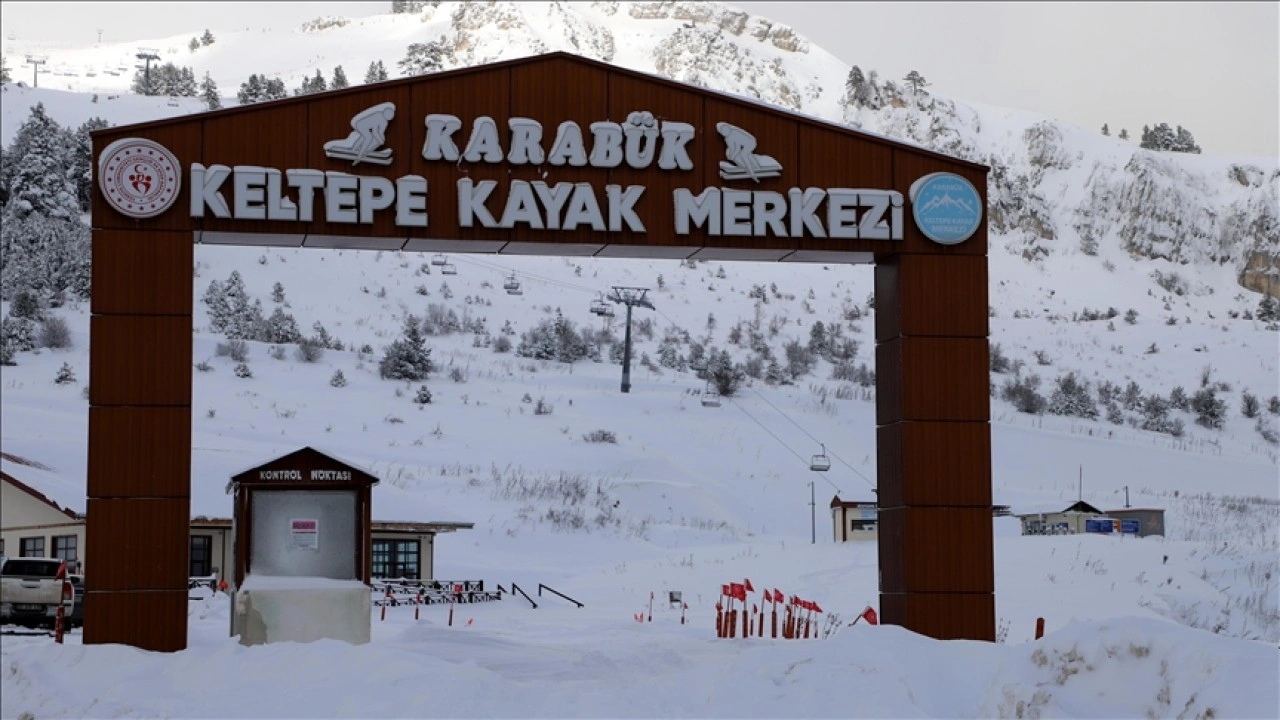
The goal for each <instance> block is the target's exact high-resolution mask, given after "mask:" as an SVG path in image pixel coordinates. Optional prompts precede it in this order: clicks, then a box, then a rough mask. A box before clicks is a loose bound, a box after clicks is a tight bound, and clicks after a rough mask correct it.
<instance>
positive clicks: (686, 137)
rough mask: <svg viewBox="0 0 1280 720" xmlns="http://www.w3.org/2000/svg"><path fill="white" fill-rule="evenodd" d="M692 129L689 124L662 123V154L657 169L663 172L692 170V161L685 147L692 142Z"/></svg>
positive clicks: (659, 156)
mask: <svg viewBox="0 0 1280 720" xmlns="http://www.w3.org/2000/svg"><path fill="white" fill-rule="evenodd" d="M693 135H694V127H693V126H692V125H690V124H689V123H682V122H667V121H666V120H664V121H662V153H661V154H659V155H658V167H660V168H662V169H663V170H675V169H677V168H678V169H680V170H692V169H693V160H691V159H689V152H688V151H687V150H686V149H685V146H686V145H688V144H689V141H690V140H693Z"/></svg>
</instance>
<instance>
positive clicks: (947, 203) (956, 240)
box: [909, 172, 982, 245]
mask: <svg viewBox="0 0 1280 720" xmlns="http://www.w3.org/2000/svg"><path fill="white" fill-rule="evenodd" d="M909 194H910V196H911V216H912V217H914V218H915V221H916V227H918V228H920V232H922V233H924V236H925V237H927V238H929V239H930V240H932V241H934V242H936V243H938V244H939V245H959V244H960V243H962V242H964V241H965V240H968V239H969V238H971V237H973V234H974V233H975V232H977V231H978V224H979V223H981V222H982V196H981V195H979V194H978V189H977V188H975V187H974V186H973V183H971V182H969V181H968V180H966V179H964V178H963V177H960V176H959V175H956V174H954V173H944V172H938V173H930V174H928V175H925V176H924V177H922V178H920V179H919V180H916V181H915V182H914V183H911V190H910V191H909Z"/></svg>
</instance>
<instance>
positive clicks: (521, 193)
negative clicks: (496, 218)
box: [498, 180, 542, 230]
mask: <svg viewBox="0 0 1280 720" xmlns="http://www.w3.org/2000/svg"><path fill="white" fill-rule="evenodd" d="M518 222H522V223H528V224H529V227H531V228H533V229H534V230H541V229H542V214H541V213H539V212H538V203H537V201H536V200H534V198H533V188H531V187H529V183H527V182H525V181H524V180H512V181H511V192H510V193H509V194H508V195H507V208H506V210H504V211H503V213H502V222H500V223H499V224H498V227H504V228H511V227H515V224H516V223H518Z"/></svg>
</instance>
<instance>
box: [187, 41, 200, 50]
mask: <svg viewBox="0 0 1280 720" xmlns="http://www.w3.org/2000/svg"><path fill="white" fill-rule="evenodd" d="M187 48H188V49H189V50H191V52H195V51H197V50H199V49H200V38H191V42H189V43H187Z"/></svg>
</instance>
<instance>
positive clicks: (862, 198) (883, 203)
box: [858, 190, 889, 240]
mask: <svg viewBox="0 0 1280 720" xmlns="http://www.w3.org/2000/svg"><path fill="white" fill-rule="evenodd" d="M858 204H859V205H861V206H862V207H863V208H866V209H865V210H863V211H862V219H861V221H860V222H859V223H858V237H860V238H862V239H863V240H888V239H889V223H888V222H886V221H885V217H884V214H885V211H887V210H888V209H889V194H888V193H886V192H885V191H883V190H859V191H858Z"/></svg>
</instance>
